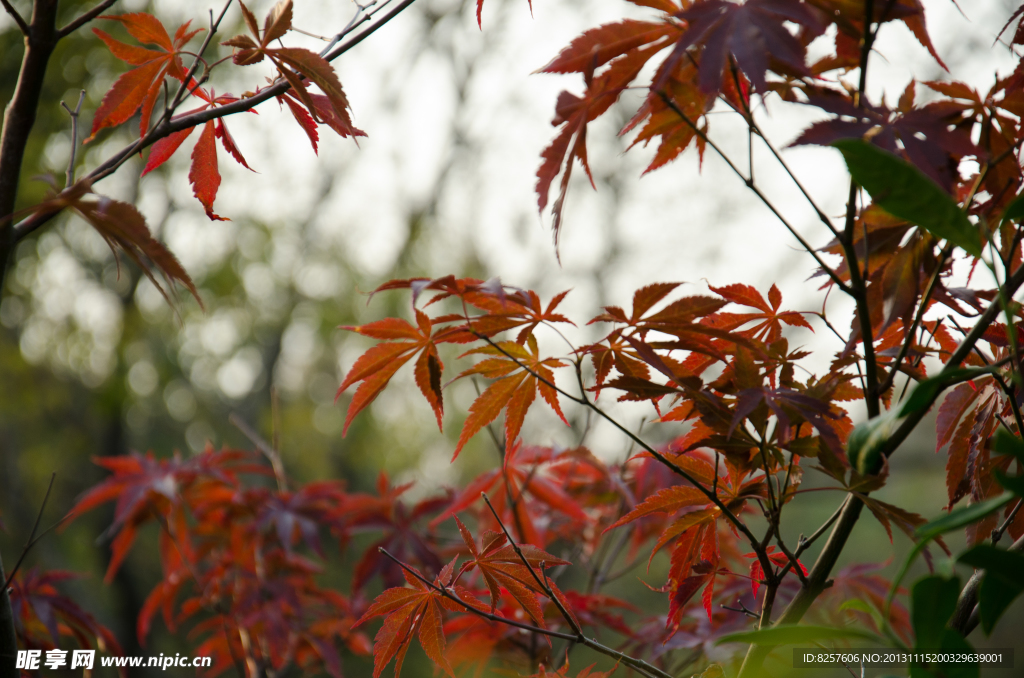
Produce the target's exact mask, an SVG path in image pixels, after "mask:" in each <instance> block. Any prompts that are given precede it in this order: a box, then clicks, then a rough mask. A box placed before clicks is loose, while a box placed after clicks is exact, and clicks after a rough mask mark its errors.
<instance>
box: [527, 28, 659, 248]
mask: <svg viewBox="0 0 1024 678" xmlns="http://www.w3.org/2000/svg"><path fill="white" fill-rule="evenodd" d="M662 48H663V45H660V44H659V43H657V42H655V43H654V44H653V45H650V46H647V47H644V48H642V49H638V50H632V51H629V52H627V53H625V54H623V55H622V56H620V57H618V58H616V59H613V60H612V61H611V62H610V63H609V64H608V67H607V68H606V69H605V70H604V71H603V72H602V73H601V74H600V75H598V76H597V77H590V75H591V74H592V73H593V69H590V70H589V71H588V72H587V77H586V79H585V80H586V85H587V91H586V92H585V93H584V95H583V96H582V97H579V96H576V95H575V94H571V93H570V92H562V93H561V94H559V95H558V102H557V103H556V105H555V118H554V120H552V121H551V124H552V125H553V126H554V127H558V126H560V125H561V126H562V129H561V130H560V131H559V133H558V135H557V136H556V137H555V138H554V140H553V141H552V142H551V144H550V145H549V146H548V147H547V148H545V149H544V151H543V152H542V153H541V158H542V160H543V162H542V163H541V166H540V168H538V170H537V186H536V192H537V206H538V208H539V210H540V211H541V212H543V211H544V208H545V207H547V204H548V194H549V192H550V189H551V184H552V182H553V181H554V180H555V178H556V177H557V176H558V175H559V174H561V175H562V181H561V183H560V186H559V191H558V197H557V198H556V199H555V202H554V203H553V205H552V207H551V215H552V222H551V231H552V234H553V236H554V240H555V251H556V254H557V251H558V236H559V232H560V229H561V223H562V206H563V204H564V202H565V196H566V193H567V192H568V190H569V179H570V177H571V175H572V167H573V162H574V161H576V160H579V163H580V165H582V166H583V170H584V171H585V172H586V174H587V178H588V179H589V180H590V185H591V186H594V178H593V176H591V173H590V165H589V163H588V161H587V124H588V123H589V122H591V121H592V120H595V119H596V118H598V117H599V116H600V115H602V114H603V113H604V112H605V111H607V110H608V109H609V108H611V106H612V104H614V103H615V102H616V101H617V100H618V98H619V95H620V94H622V92H623V91H624V90H625V88H626V87H627V86H629V83H631V82H632V81H633V80H634V79H636V77H637V75H639V73H640V69H642V68H643V67H644V64H646V63H647V61H648V60H649V59H650V58H651V57H653V56H654V55H655V54H656V53H657V52H659V51H660V50H661V49H662ZM556 61H557V60H556ZM563 167H564V170H563Z"/></svg>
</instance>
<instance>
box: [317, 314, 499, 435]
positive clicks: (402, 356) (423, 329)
mask: <svg viewBox="0 0 1024 678" xmlns="http://www.w3.org/2000/svg"><path fill="white" fill-rule="evenodd" d="M341 329H345V330H350V331H352V332H357V333H359V334H362V335H364V336H367V337H370V338H372V339H379V340H382V341H384V343H381V344H377V345H376V346H374V347H373V348H371V349H370V350H368V351H367V352H366V353H364V354H363V355H361V356H360V357H359V359H358V360H356V362H355V364H354V365H353V366H352V369H351V370H349V373H348V375H346V377H345V380H344V381H343V382H341V386H340V387H339V388H338V394H337V395H336V396H335V400H337V398H339V397H341V394H342V393H343V392H344V391H345V389H347V388H348V387H349V386H351V385H352V384H355V383H357V382H362V383H361V384H359V388H357V389H356V393H355V395H354V396H353V397H352V402H351V403H349V406H348V414H347V415H346V416H345V428H344V430H343V432H342V435H344V434H345V433H347V432H348V427H349V425H350V424H351V423H352V420H353V419H354V418H355V416H356V415H357V414H359V412H361V411H362V410H363V409H364V408H366V406H367V405H369V404H370V403H372V402H373V401H374V399H375V398H376V397H377V396H378V395H380V393H381V391H383V390H384V388H385V387H386V386H387V385H388V382H389V381H391V377H393V376H394V375H395V372H397V371H398V369H399V368H400V367H401V366H402V365H404V364H405V363H407V362H409V361H410V360H412V358H413V356H415V355H417V354H419V358H417V360H416V367H415V372H414V374H415V378H416V385H417V386H418V387H419V389H420V392H421V393H423V396H424V397H425V398H426V399H427V402H428V403H429V404H430V407H431V408H432V409H433V410H434V416H435V417H436V418H437V426H438V428H441V418H442V416H443V415H444V403H443V401H442V399H441V372H442V370H443V369H444V364H443V363H442V362H441V358H440V357H439V356H438V354H437V344H442V343H452V342H454V343H465V342H467V341H471V340H472V339H473V338H474V337H473V335H472V334H469V333H467V332H466V331H465V330H464V329H462V328H459V327H454V328H444V327H439V328H438V329H436V330H435V329H434V323H433V322H432V321H431V319H430V318H429V317H427V314H426V313H424V312H423V311H420V310H419V309H416V326H415V327H414V326H412V325H410V324H409V323H408V322H406V321H405V320H401V319H399V318H387V319H385V320H378V321H376V322H372V323H369V324H367V325H360V326H358V327H353V326H348V325H346V326H343V327H342V328H341ZM389 340H397V341H389ZM492 418H493V417H492Z"/></svg>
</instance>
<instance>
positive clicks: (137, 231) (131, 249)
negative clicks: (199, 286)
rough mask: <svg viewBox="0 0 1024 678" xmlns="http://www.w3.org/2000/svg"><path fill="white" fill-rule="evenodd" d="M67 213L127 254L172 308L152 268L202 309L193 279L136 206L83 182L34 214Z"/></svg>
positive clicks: (39, 208)
mask: <svg viewBox="0 0 1024 678" xmlns="http://www.w3.org/2000/svg"><path fill="white" fill-rule="evenodd" d="M63 209H70V210H71V211H72V212H74V213H75V214H77V215H78V216H80V217H82V219H84V220H85V221H86V222H87V223H88V224H89V225H90V226H92V227H93V228H94V229H96V231H97V232H98V233H99V234H100V235H101V236H103V240H105V241H106V243H107V245H108V246H109V247H110V249H111V250H112V251H113V252H114V254H115V255H116V254H117V252H118V250H120V251H122V252H124V253H125V254H127V255H128V257H129V258H130V259H131V260H132V261H134V262H135V263H136V264H137V265H138V266H139V268H140V269H142V272H143V273H144V274H145V275H146V277H147V278H149V280H150V282H152V283H153V286H154V287H156V288H157V290H159V291H160V294H161V295H163V297H164V299H166V300H167V303H168V304H170V303H171V297H170V294H169V292H168V291H167V290H165V289H164V287H163V286H162V285H161V284H160V283H159V282H158V281H157V279H156V276H155V275H153V270H152V267H156V268H157V269H158V270H159V271H160V273H162V274H163V276H164V277H165V278H166V279H167V280H168V281H171V282H172V283H173V281H175V280H177V281H178V282H180V283H181V284H183V285H184V286H185V287H186V288H188V291H189V292H191V293H192V296H193V297H195V299H196V301H197V302H199V306H200V307H202V305H203V301H202V299H200V298H199V292H198V291H197V290H196V286H195V283H193V282H192V278H190V277H189V275H188V273H187V272H185V269H184V268H183V267H182V265H181V263H180V262H179V261H178V259H177V257H175V256H174V254H172V253H171V251H170V250H168V249H167V248H166V247H164V245H163V244H162V243H161V242H160V241H159V240H157V239H156V238H154V237H153V235H152V233H151V232H150V230H149V227H148V226H147V225H146V219H145V217H143V216H142V214H141V213H140V212H139V210H138V209H136V208H135V206H134V205H131V204H129V203H126V202H121V201H120V200H113V199H111V198H108V197H106V196H102V195H97V194H96V193H93V191H92V184H91V183H90V182H89V181H87V180H82V181H79V182H77V183H75V184H74V185H72V186H70V187H69V188H66V189H64V190H63V191H61V192H60V193H58V194H57V195H54V196H52V197H50V198H49V199H48V200H46V201H44V202H42V203H41V204H39V205H37V206H36V207H35V208H34V211H35V212H36V213H42V214H55V213H57V212H60V211H61V210H63Z"/></svg>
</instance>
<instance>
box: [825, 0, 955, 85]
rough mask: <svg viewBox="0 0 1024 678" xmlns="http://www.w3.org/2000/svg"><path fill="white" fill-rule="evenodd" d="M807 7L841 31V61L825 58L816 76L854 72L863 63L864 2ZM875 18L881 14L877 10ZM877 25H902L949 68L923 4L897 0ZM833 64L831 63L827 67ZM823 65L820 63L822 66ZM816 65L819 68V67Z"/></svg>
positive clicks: (831, 0) (837, 0)
mask: <svg viewBox="0 0 1024 678" xmlns="http://www.w3.org/2000/svg"><path fill="white" fill-rule="evenodd" d="M807 4H809V5H812V6H814V7H817V8H818V9H820V10H821V11H822V13H823V15H824V16H825V17H828V19H829V21H831V22H832V23H834V24H835V25H836V27H837V28H838V31H837V35H836V46H837V52H838V54H837V55H834V56H838V57H839V58H838V59H829V57H827V56H826V57H824V58H823V59H822V62H826V63H824V64H821V66H820V67H819V68H817V69H814V71H815V73H820V72H823V71H824V70H827V69H829V68H853V67H855V66H857V65H859V63H860V41H861V39H862V38H863V35H864V17H865V0H807ZM876 14H878V12H877V10H876ZM874 20H875V21H876V22H878V23H886V22H889V21H902V22H903V23H904V24H905V25H906V27H907V28H908V29H910V32H911V33H913V35H914V37H915V38H917V41H918V42H920V43H921V45H922V46H923V47H924V48H925V49H927V50H928V53H929V54H931V55H932V58H934V59H935V61H936V62H937V63H938V64H939V65H940V66H942V68H944V69H946V70H949V69H948V68H946V64H944V63H943V62H942V59H941V58H939V55H938V53H937V52H936V51H935V46H934V45H933V44H932V41H931V38H930V37H929V35H928V29H927V27H926V25H925V17H924V7H923V6H922V4H921V0H895V1H893V2H887V3H885V5H884V6H883V7H882V8H881V15H880V16H875V18H874ZM828 62H831V63H828ZM819 63H820V62H819ZM816 65H817V64H816Z"/></svg>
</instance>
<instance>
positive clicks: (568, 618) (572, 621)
mask: <svg viewBox="0 0 1024 678" xmlns="http://www.w3.org/2000/svg"><path fill="white" fill-rule="evenodd" d="M480 496H482V497H483V498H484V502H486V504H487V508H489V509H491V515H493V516H494V519H495V520H497V521H498V525H499V526H500V527H501V531H502V532H504V533H505V538H506V539H508V543H509V545H511V546H512V550H513V551H515V552H516V555H517V556H519V560H521V561H522V563H523V565H525V566H526V569H527V570H529V571H530V575H532V576H533V579H534V581H536V582H537V585H538V586H540V587H541V590H543V591H544V594H545V595H546V596H547V597H548V598H549V599H550V600H551V602H552V603H554V604H555V607H557V608H558V611H559V612H560V613H561V615H562V617H563V618H564V619H565V622H566V623H567V624H568V625H569V628H571V629H572V630H573V633H575V634H576V640H577V641H579V642H582V639H583V630H582V629H581V628H580V626H579V624H578V623H577V622H576V618H575V617H573V616H572V614H571V613H570V612H569V611H568V610H567V609H565V606H564V605H562V601H561V600H560V599H559V597H558V596H556V595H555V592H554V591H552V590H551V586H549V585H548V583H547V577H546V576H545V577H544V580H543V581H541V577H540V576H538V575H537V571H536V570H535V569H533V565H531V564H530V561H529V559H527V557H526V556H525V555H524V554H523V551H522V549H520V548H519V544H518V543H516V540H515V539H513V538H512V535H511V534H509V533H508V528H506V527H505V523H503V522H502V521H501V517H500V516H499V515H498V512H497V511H495V510H494V505H493V504H491V500H490V498H489V497H488V496H487V494H486V493H484V492H481V493H480ZM543 572H544V569H543V565H542V566H541V573H543Z"/></svg>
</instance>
